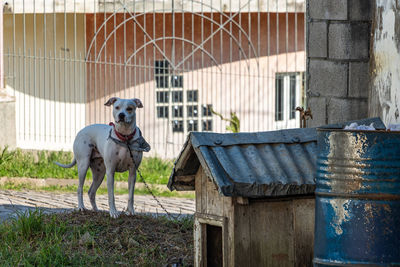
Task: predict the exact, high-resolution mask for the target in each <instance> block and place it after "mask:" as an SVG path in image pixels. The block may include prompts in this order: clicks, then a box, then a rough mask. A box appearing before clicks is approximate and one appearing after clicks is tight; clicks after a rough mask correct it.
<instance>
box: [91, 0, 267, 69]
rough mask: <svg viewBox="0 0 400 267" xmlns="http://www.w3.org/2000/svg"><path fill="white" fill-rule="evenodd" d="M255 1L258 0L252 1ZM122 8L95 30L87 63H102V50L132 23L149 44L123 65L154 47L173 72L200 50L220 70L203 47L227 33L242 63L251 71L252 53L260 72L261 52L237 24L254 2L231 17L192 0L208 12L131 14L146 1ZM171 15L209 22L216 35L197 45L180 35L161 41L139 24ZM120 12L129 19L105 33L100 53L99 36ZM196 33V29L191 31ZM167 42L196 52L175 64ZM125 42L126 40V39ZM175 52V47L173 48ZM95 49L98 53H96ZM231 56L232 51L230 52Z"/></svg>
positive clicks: (244, 6) (243, 6)
mask: <svg viewBox="0 0 400 267" xmlns="http://www.w3.org/2000/svg"><path fill="white" fill-rule="evenodd" d="M253 1H255V0H253ZM118 2H119V5H120V7H119V8H118V9H116V10H115V11H114V12H113V14H112V15H109V16H107V17H106V19H105V20H104V21H103V22H102V23H101V25H100V26H99V27H98V28H96V31H95V32H94V35H93V38H92V39H91V41H90V43H89V45H88V48H87V53H86V61H88V62H92V63H100V62H101V57H102V53H103V51H104V50H105V49H106V47H107V42H108V41H109V40H110V39H111V38H112V37H113V36H114V35H115V34H116V33H117V31H118V30H119V29H120V28H121V27H123V26H124V25H126V24H127V23H129V22H131V21H132V22H133V23H134V25H136V26H138V27H139V29H140V31H141V32H142V33H143V34H144V35H145V37H146V42H145V43H143V44H141V46H140V47H139V48H137V49H136V51H134V52H133V53H132V54H131V55H130V56H128V57H126V58H124V64H125V65H126V64H129V62H131V60H132V59H133V58H135V56H136V55H137V54H138V53H140V52H141V51H142V50H143V49H145V48H146V47H148V46H153V47H154V48H155V50H156V51H157V52H158V53H160V54H161V55H162V56H163V57H164V59H166V60H168V62H170V64H171V68H172V69H173V70H177V69H178V68H179V67H180V66H181V65H183V64H184V63H185V61H186V60H188V59H189V58H190V57H191V56H193V55H194V54H195V53H196V52H197V51H201V52H202V53H204V54H205V55H207V56H208V57H209V59H210V60H211V61H212V62H213V63H214V65H215V66H216V67H217V68H219V64H221V62H218V60H217V59H216V58H215V56H214V55H213V54H212V53H211V52H210V51H208V50H207V49H205V48H204V45H205V44H206V43H207V42H208V41H210V40H211V39H212V38H213V37H214V36H215V35H217V34H218V33H219V32H220V31H222V32H224V33H226V34H227V36H229V38H230V40H231V41H232V43H234V44H235V46H236V47H235V48H236V49H232V50H234V51H235V53H236V52H238V53H239V54H240V58H241V60H242V61H244V62H245V64H246V66H247V68H248V69H249V68H250V62H249V58H250V53H252V54H253V58H254V59H255V61H256V64H257V69H258V64H259V62H258V56H259V55H258V53H257V49H256V47H255V46H254V44H253V42H252V40H251V38H250V36H249V34H248V33H247V31H246V30H245V29H244V28H243V27H242V25H240V23H239V22H238V21H236V20H235V18H237V16H238V15H240V13H241V12H242V11H243V10H245V8H246V7H247V6H248V5H249V4H250V2H252V0H249V1H246V3H244V4H243V5H242V6H241V7H240V8H239V10H238V11H236V12H230V13H229V14H228V13H227V12H221V11H220V10H219V9H218V8H216V7H214V6H212V5H210V4H207V3H204V2H202V1H196V0H193V1H191V2H193V3H197V4H200V5H201V6H202V7H204V8H205V9H207V12H202V13H199V12H193V11H192V10H187V9H183V8H171V9H154V10H152V11H151V12H140V13H137V12H136V10H135V8H133V10H135V11H134V12H131V11H130V10H131V9H130V7H129V6H135V5H140V4H144V3H145V2H146V0H144V1H139V2H136V1H135V2H133V3H132V2H130V3H128V4H126V3H123V2H122V1H118ZM168 12H171V13H172V14H173V13H175V14H174V15H176V14H177V13H178V14H190V15H192V16H193V17H198V18H200V19H202V20H205V21H208V22H209V23H210V24H211V25H213V26H216V27H217V29H216V30H214V31H213V32H211V34H210V35H209V36H205V39H204V40H200V42H196V41H194V40H191V39H188V38H182V37H179V36H161V37H158V38H154V37H153V36H151V35H150V34H149V33H148V32H147V29H146V27H144V26H143V25H142V24H141V23H140V22H139V21H138V19H139V18H140V17H144V16H146V14H166V13H168ZM121 13H126V14H127V15H128V18H126V19H125V20H123V21H121V22H120V23H119V24H118V25H115V26H114V28H113V29H112V31H110V32H108V33H107V34H106V36H105V37H104V40H103V43H102V44H101V47H100V48H99V49H98V50H97V49H94V47H95V44H96V40H97V37H98V36H99V35H100V34H101V32H103V31H105V27H106V25H107V23H109V22H110V21H111V20H112V19H114V17H115V16H117V15H118V14H121ZM204 13H209V14H211V15H212V16H207V15H204ZM215 15H217V16H220V17H221V18H223V19H225V21H223V22H222V23H221V22H219V21H217V20H215V19H213V18H214V16H215ZM230 24H231V25H232V26H233V27H235V28H236V30H233V27H232V26H230V27H231V29H227V27H226V26H227V25H230ZM172 27H175V26H174V25H172ZM192 30H193V29H192ZM234 33H236V34H237V35H241V38H244V39H245V43H247V45H248V47H249V50H250V51H251V52H250V53H249V54H246V53H245V49H244V48H243V47H242V43H243V40H238V38H237V37H235V34H234ZM166 40H170V41H178V42H183V43H188V44H189V45H191V46H192V47H193V50H192V51H191V52H190V53H189V54H188V55H185V57H184V58H183V59H182V60H180V61H179V62H174V60H172V59H171V57H170V56H169V55H167V53H166V52H165V50H164V49H162V48H161V47H160V46H159V45H158V44H157V43H158V42H161V41H166ZM124 41H125V40H124ZM172 49H173V48H172ZM94 50H96V51H94ZM230 52H231V53H232V51H230Z"/></svg>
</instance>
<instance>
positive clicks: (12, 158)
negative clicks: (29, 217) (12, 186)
mask: <svg viewBox="0 0 400 267" xmlns="http://www.w3.org/2000/svg"><path fill="white" fill-rule="evenodd" d="M72 158H73V154H72V153H71V152H63V151H57V152H54V151H39V152H27V151H22V150H19V149H17V150H15V151H9V150H8V149H7V148H5V149H3V150H2V151H0V177H1V176H6V177H31V178H64V179H77V178H78V171H77V168H76V166H74V167H72V168H69V169H64V168H61V167H59V166H57V165H55V164H54V163H53V162H54V161H58V162H60V163H63V164H67V163H70V162H71V161H72ZM172 167H173V162H172V161H171V160H162V159H160V158H157V157H145V158H143V161H142V164H141V165H140V170H141V172H142V174H143V177H144V178H145V180H146V182H148V183H151V184H167V183H168V179H169V175H170V174H171V171H172ZM87 177H88V178H91V177H92V173H91V172H90V170H89V171H88V174H87ZM115 180H116V181H128V172H124V173H116V175H115ZM139 181H140V179H139Z"/></svg>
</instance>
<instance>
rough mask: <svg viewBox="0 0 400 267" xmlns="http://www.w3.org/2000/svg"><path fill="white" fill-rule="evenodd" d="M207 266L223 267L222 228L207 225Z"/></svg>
mask: <svg viewBox="0 0 400 267" xmlns="http://www.w3.org/2000/svg"><path fill="white" fill-rule="evenodd" d="M206 234H207V253H206V255H207V265H206V266H221V267H222V255H223V254H222V227H219V226H214V225H209V224H206Z"/></svg>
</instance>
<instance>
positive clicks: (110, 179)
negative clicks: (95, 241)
mask: <svg viewBox="0 0 400 267" xmlns="http://www.w3.org/2000/svg"><path fill="white" fill-rule="evenodd" d="M114 173H115V170H114V169H110V170H109V169H107V191H108V207H109V209H110V216H111V217H112V218H118V216H119V215H120V212H118V211H117V209H116V208H115V199H114Z"/></svg>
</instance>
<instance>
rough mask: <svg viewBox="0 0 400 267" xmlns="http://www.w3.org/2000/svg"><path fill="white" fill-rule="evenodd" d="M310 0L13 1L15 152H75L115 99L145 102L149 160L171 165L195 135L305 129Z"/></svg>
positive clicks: (8, 11)
mask: <svg viewBox="0 0 400 267" xmlns="http://www.w3.org/2000/svg"><path fill="white" fill-rule="evenodd" d="M304 6H305V4H304V0H235V1H233V0H198V1H195V0H192V1H183V0H179V1H178V0H144V1H128V0H115V1H110V0H86V1H85V0H71V1H67V0H66V1H56V0H31V1H27V0H25V1H24V0H10V1H8V5H7V6H6V8H5V13H4V22H3V25H4V27H3V31H4V65H5V77H6V84H7V88H8V90H9V91H10V92H12V94H14V95H15V97H16V118H17V145H18V146H19V147H21V148H29V149H64V150H69V149H71V148H72V142H73V139H74V137H75V135H76V133H77V131H79V130H80V129H81V128H83V127H84V126H85V125H87V124H92V123H108V122H109V121H111V120H112V118H111V110H109V108H106V107H105V106H104V103H105V102H106V100H107V99H108V98H109V97H112V96H118V97H122V98H132V97H137V98H140V99H141V100H142V102H143V103H144V109H141V110H138V111H137V114H138V125H139V126H140V128H141V129H142V132H143V134H144V136H145V138H146V139H147V140H148V141H149V142H150V144H151V145H152V148H153V149H152V151H153V154H157V155H159V156H162V157H174V156H176V155H177V153H178V152H179V150H180V148H181V146H182V145H183V142H184V140H185V138H186V135H187V133H188V132H189V131H215V132H226V126H227V125H228V124H229V123H228V122H226V121H224V120H221V119H220V117H218V116H216V115H213V114H212V113H211V109H213V110H215V111H216V112H218V113H221V114H223V115H224V116H225V117H227V118H229V117H230V114H231V112H234V113H235V114H236V115H237V116H238V117H239V119H240V124H241V131H264V130H272V129H277V128H288V127H298V126H299V123H298V114H296V113H294V111H293V109H294V108H295V107H296V106H301V105H303V103H304V82H303V80H304V71H305V45H304V40H305V37H304V36H305V21H304V11H305V10H304V9H305V7H304ZM296 118H297V119H296Z"/></svg>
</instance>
